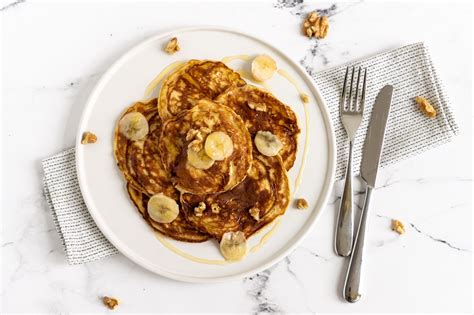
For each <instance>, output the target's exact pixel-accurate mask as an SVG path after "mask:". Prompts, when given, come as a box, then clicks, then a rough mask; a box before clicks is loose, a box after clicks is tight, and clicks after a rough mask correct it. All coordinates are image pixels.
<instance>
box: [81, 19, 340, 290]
mask: <svg viewBox="0 0 474 315" xmlns="http://www.w3.org/2000/svg"><path fill="white" fill-rule="evenodd" d="M172 36H177V37H178V38H179V42H180V45H181V51H179V52H178V53H176V54H174V55H168V54H166V53H165V52H163V49H162V47H163V45H164V44H165V43H166V42H167V41H168V40H169V39H170V37H172ZM262 53H265V54H268V55H270V56H272V57H273V58H274V59H275V60H276V62H277V64H278V67H279V68H281V69H284V70H286V71H287V72H288V73H289V74H290V75H291V76H293V77H294V78H295V79H296V81H297V82H298V83H299V85H300V86H301V88H302V89H303V90H304V91H305V92H306V93H307V94H308V95H310V104H309V106H308V108H309V110H308V114H309V120H310V125H309V126H307V125H306V123H305V113H304V107H303V104H302V102H301V100H300V98H299V95H298V93H297V92H296V90H295V89H294V87H293V86H292V85H290V84H289V83H288V81H286V80H285V79H284V78H283V77H281V76H279V75H275V76H274V77H273V78H272V79H271V80H270V81H269V82H268V86H269V87H270V88H271V91H272V92H273V93H274V94H275V95H276V96H277V97H278V98H279V99H281V100H282V101H283V102H285V103H286V104H288V105H290V106H291V107H292V108H293V110H294V111H295V113H296V115H297V116H298V118H299V122H300V126H301V129H302V134H301V136H300V145H299V150H298V155H297V160H296V163H295V166H294V167H293V169H292V170H291V171H290V173H289V177H290V182H291V183H294V181H295V178H296V176H297V174H298V170H299V169H300V167H301V165H302V161H303V151H304V150H303V148H304V146H305V134H306V132H307V131H308V132H309V133H310V136H309V141H308V144H307V145H308V159H307V163H306V165H305V171H304V173H303V177H302V182H301V186H300V187H299V189H298V191H296V193H295V195H294V197H295V198H296V197H304V198H305V199H306V200H307V201H308V202H309V204H310V205H311V207H310V209H307V210H305V211H301V210H295V208H294V206H293V204H291V205H290V207H289V208H288V210H287V212H286V214H285V215H284V216H283V217H282V220H281V225H280V227H279V229H278V230H276V232H275V233H274V234H273V236H272V237H271V238H270V239H269V241H268V242H267V243H266V244H265V245H264V246H263V247H262V249H261V250H260V251H258V252H256V253H251V254H249V255H248V257H247V258H246V259H244V260H243V261H241V262H238V263H233V264H227V265H208V264H202V263H197V262H194V261H190V260H187V259H185V258H183V257H181V256H179V255H177V254H175V253H174V252H172V251H170V250H168V249H167V248H165V247H164V246H163V245H162V243H160V242H159V241H158V240H157V239H156V237H155V235H154V233H153V232H152V231H151V229H150V228H149V227H148V225H147V224H146V222H145V221H144V220H143V219H142V217H141V216H140V215H139V214H138V212H137V210H136V209H135V208H134V206H133V204H132V203H131V201H130V200H129V197H128V195H127V193H126V190H125V182H124V180H123V178H122V176H121V173H120V172H119V170H118V168H117V166H116V164H115V160H114V157H113V151H112V139H113V130H114V126H115V122H116V120H117V118H118V117H119V115H120V113H121V112H122V111H123V110H124V108H125V107H127V106H129V105H131V104H132V103H133V102H135V101H137V100H140V99H143V93H144V90H145V87H146V86H147V84H148V83H149V82H150V81H151V80H152V79H153V78H154V77H155V76H156V75H157V74H158V73H159V72H160V71H161V70H162V69H163V68H165V66H167V65H169V64H170V63H172V62H174V61H177V60H188V59H193V58H195V59H214V60H220V59H222V58H223V57H226V56H230V55H238V54H247V55H251V56H253V55H257V54H262ZM229 66H231V67H232V68H234V69H237V68H241V67H242V66H247V65H245V63H244V62H243V61H239V60H236V61H232V62H230V63H229ZM84 131H91V132H93V133H95V134H96V135H97V137H98V141H97V143H95V144H93V145H81V144H80V140H81V136H82V133H83V132H84ZM76 155H77V173H78V178H79V184H80V187H81V191H82V195H83V197H84V200H85V203H86V205H87V207H88V209H89V211H90V213H91V215H92V217H93V218H94V220H95V222H96V223H97V225H98V227H99V228H100V230H101V231H102V232H103V233H104V235H105V236H106V237H107V239H108V240H109V241H110V242H111V243H112V244H113V245H114V246H115V247H117V249H118V250H120V252H122V253H123V254H124V255H125V256H127V257H128V258H129V259H131V260H132V261H134V262H135V263H137V264H139V265H140V266H142V267H144V268H146V269H148V270H150V271H152V272H155V273H157V274H160V275H163V276H166V277H169V278H173V279H177V280H182V281H190V282H215V281H223V280H227V279H232V278H240V277H244V276H248V275H250V274H253V273H256V272H259V271H261V270H263V269H266V268H268V267H270V266H271V265H273V264H275V263H276V262H278V261H279V260H280V259H282V258H284V257H285V256H286V255H288V254H289V253H290V252H291V251H292V250H293V249H294V248H295V247H296V246H297V245H298V243H299V242H300V241H301V240H302V239H303V237H304V236H305V235H306V234H307V233H308V232H309V231H310V229H311V228H312V227H313V226H314V224H315V223H316V220H317V218H318V216H319V215H320V214H321V211H322V210H323V208H324V206H325V204H326V200H327V197H328V195H329V192H330V189H331V183H332V181H333V176H334V169H335V141H334V132H333V128H332V125H331V121H330V118H329V113H328V110H327V108H326V106H325V105H324V103H323V101H322V98H321V97H320V94H319V92H318V90H317V88H316V87H315V86H314V83H313V81H312V79H311V78H310V77H309V76H308V75H307V73H306V72H305V71H304V70H303V69H302V68H301V67H300V66H299V65H298V64H296V63H295V62H293V61H292V60H291V59H290V58H288V57H287V56H286V55H285V54H284V53H283V52H281V51H279V50H278V49H276V48H275V47H273V46H272V45H270V44H268V43H266V42H265V41H262V40H260V39H257V38H255V37H253V36H251V35H248V34H243V33H241V32H239V31H235V30H229V29H224V28H218V27H193V28H186V29H181V30H177V31H175V32H172V33H166V34H161V35H157V36H155V37H152V38H150V39H148V40H146V41H144V42H142V43H141V44H139V45H137V46H136V47H134V48H133V49H131V50H130V51H129V52H127V53H126V54H125V55H124V56H122V57H121V58H120V59H119V60H118V61H117V62H115V63H114V64H113V65H112V66H111V67H110V69H109V70H108V71H107V72H106V73H105V74H104V76H103V77H102V78H101V80H100V81H99V83H98V84H97V86H96V87H95V89H94V90H93V92H92V94H91V95H90V97H89V99H88V101H87V104H86V106H85V109H84V112H83V114H82V118H81V123H80V125H79V130H78V133H77V138H76ZM270 227H271V226H270ZM270 227H267V228H266V230H268V229H269V228H270ZM264 233H265V230H264V231H262V232H261V233H259V234H258V235H256V236H254V237H252V238H251V239H250V245H251V246H252V245H255V244H256V243H258V241H259V240H260V238H261V236H262V235H263V234H264ZM170 242H171V243H172V244H173V245H175V246H176V247H178V248H180V249H182V250H184V251H186V252H187V253H190V254H192V255H194V256H198V257H203V258H208V259H222V257H221V256H220V253H219V250H218V246H217V243H216V242H215V241H207V242H204V243H201V244H190V243H183V242H177V241H170Z"/></svg>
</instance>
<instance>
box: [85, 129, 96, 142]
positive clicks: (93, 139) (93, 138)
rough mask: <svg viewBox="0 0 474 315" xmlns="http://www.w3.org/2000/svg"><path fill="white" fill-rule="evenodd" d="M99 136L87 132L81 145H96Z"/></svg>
mask: <svg viewBox="0 0 474 315" xmlns="http://www.w3.org/2000/svg"><path fill="white" fill-rule="evenodd" d="M96 142H97V136H96V135H95V134H93V133H92V132H89V131H86V132H84V133H83V134H82V139H81V143H82V144H89V143H96Z"/></svg>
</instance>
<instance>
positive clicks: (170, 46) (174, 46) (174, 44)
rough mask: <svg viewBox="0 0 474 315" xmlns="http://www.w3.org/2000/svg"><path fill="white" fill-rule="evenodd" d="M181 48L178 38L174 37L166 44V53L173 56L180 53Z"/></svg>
mask: <svg viewBox="0 0 474 315" xmlns="http://www.w3.org/2000/svg"><path fill="white" fill-rule="evenodd" d="M180 49H181V48H180V47H179V43H178V38H177V37H173V38H172V39H170V41H169V42H168V43H167V44H166V46H165V51H166V52H167V53H168V54H170V55H172V54H174V53H176V52H177V51H179V50H180Z"/></svg>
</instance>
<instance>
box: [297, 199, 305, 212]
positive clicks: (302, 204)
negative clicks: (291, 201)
mask: <svg viewBox="0 0 474 315" xmlns="http://www.w3.org/2000/svg"><path fill="white" fill-rule="evenodd" d="M296 208H297V209H300V210H303V209H307V208H308V202H307V201H306V200H305V199H303V198H299V199H296Z"/></svg>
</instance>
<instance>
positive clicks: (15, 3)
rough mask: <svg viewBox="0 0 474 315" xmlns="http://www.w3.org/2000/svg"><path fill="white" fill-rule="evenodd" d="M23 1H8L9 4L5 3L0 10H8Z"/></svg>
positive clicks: (24, 0)
mask: <svg viewBox="0 0 474 315" xmlns="http://www.w3.org/2000/svg"><path fill="white" fill-rule="evenodd" d="M25 2H26V0H16V1H14V2H12V3H9V4H7V5H5V6H3V7H1V8H0V12H2V11H6V10H8V9H12V8H14V7H16V6H17V5H19V4H21V3H25Z"/></svg>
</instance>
